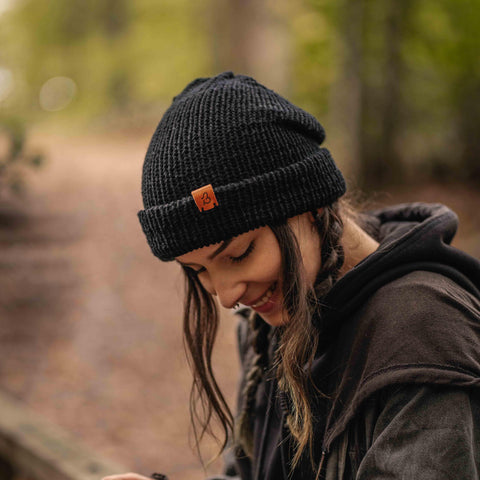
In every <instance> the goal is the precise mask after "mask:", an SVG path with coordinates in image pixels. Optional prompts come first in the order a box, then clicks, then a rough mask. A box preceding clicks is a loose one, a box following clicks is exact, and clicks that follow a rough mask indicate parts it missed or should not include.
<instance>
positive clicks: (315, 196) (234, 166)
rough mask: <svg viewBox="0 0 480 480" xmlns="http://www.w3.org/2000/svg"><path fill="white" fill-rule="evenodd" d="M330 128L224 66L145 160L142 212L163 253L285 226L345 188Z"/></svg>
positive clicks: (185, 100)
mask: <svg viewBox="0 0 480 480" xmlns="http://www.w3.org/2000/svg"><path fill="white" fill-rule="evenodd" d="M324 138H325V132H324V130H323V127H322V126H321V125H320V123H318V121H317V120H316V119H315V118H314V117H313V116H312V115H310V114H308V113H307V112H305V111H304V110H302V109H300V108H299V107H296V106H295V105H293V104H291V103H290V102H289V101H287V100H286V99H284V98H283V97H281V96H280V95H278V94H277V93H275V92H273V91H272V90H269V89H268V88H266V87H264V86H263V85H260V84H259V83H257V82H256V81H255V80H254V79H253V78H250V77H247V76H244V75H234V74H233V73H232V72H225V73H222V74H220V75H218V76H216V77H212V78H198V79H196V80H194V81H193V82H191V83H190V84H188V85H187V87H186V88H185V89H184V90H183V91H182V92H181V93H180V94H179V95H178V96H176V97H175V98H174V99H173V102H172V105H171V106H170V107H169V108H168V110H167V111H166V112H165V114H164V116H163V118H162V120H161V121H160V123H159V125H158V127H157V129H156V131H155V133H154V135H153V137H152V140H151V142H150V146H149V148H148V151H147V154H146V157H145V162H144V165H143V177H142V195H143V203H144V208H145V209H144V210H141V211H140V212H139V213H138V216H139V219H140V223H141V225H142V228H143V231H144V233H145V235H146V237H147V241H148V243H149V245H150V248H151V249H152V252H153V253H154V255H156V256H157V257H158V258H160V259H161V260H165V261H167V260H173V259H174V257H177V256H180V255H183V254H185V253H187V252H190V251H192V250H195V249H197V248H201V247H204V246H207V245H212V244H214V243H218V242H221V241H223V240H227V239H229V238H231V237H234V236H236V235H240V234H242V233H245V232H247V231H249V230H253V229H255V228H258V227H261V226H265V225H277V224H280V223H282V222H284V221H285V220H286V219H288V218H290V217H293V216H295V215H299V214H301V213H304V212H307V211H312V210H314V209H316V208H319V207H322V206H325V205H328V204H330V203H332V202H333V201H335V200H336V199H338V198H339V197H340V196H341V195H343V193H344V192H345V181H344V179H343V177H342V174H341V173H340V171H339V170H338V168H337V167H336V165H335V163H334V161H333V159H332V157H331V156H330V153H329V151H328V150H327V149H325V148H320V147H319V144H321V143H322V142H323V140H324Z"/></svg>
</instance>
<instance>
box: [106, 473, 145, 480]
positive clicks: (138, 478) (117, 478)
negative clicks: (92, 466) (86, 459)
mask: <svg viewBox="0 0 480 480" xmlns="http://www.w3.org/2000/svg"><path fill="white" fill-rule="evenodd" d="M102 480H152V479H151V478H150V477H145V476H143V475H140V474H139V473H132V472H129V473H120V474H118V475H108V476H107V477H103V478H102Z"/></svg>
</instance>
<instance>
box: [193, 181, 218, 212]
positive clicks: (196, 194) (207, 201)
mask: <svg viewBox="0 0 480 480" xmlns="http://www.w3.org/2000/svg"><path fill="white" fill-rule="evenodd" d="M191 193H192V197H193V199H194V200H195V203H196V204H197V207H198V209H199V210H200V211H201V212H206V211H207V210H211V209H212V208H215V207H218V202H217V197H216V196H215V193H214V191H213V187H212V186H211V185H210V184H209V185H205V186H203V187H200V188H197V189H196V190H193V191H192V192H191Z"/></svg>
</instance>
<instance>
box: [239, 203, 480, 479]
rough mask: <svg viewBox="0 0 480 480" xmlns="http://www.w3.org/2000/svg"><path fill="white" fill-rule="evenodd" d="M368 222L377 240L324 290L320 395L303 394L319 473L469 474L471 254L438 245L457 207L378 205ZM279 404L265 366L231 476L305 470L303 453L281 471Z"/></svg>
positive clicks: (477, 419)
mask: <svg viewBox="0 0 480 480" xmlns="http://www.w3.org/2000/svg"><path fill="white" fill-rule="evenodd" d="M369 223H370V227H371V229H372V231H374V236H375V237H376V239H377V240H378V241H379V242H380V246H379V248H378V250H377V251H375V252H374V253H373V254H371V255H370V256H368V257H367V258H366V259H364V260H363V261H362V262H361V263H359V264H358V265H357V266H355V267H354V268H353V269H352V270H350V271H349V272H348V273H347V274H345V275H344V276H343V277H342V278H341V279H340V280H339V281H338V282H337V283H336V285H335V286H334V288H333V289H332V290H331V291H330V293H329V294H328V296H327V297H326V299H325V302H326V305H327V307H326V308H325V309H324V314H323V317H322V318H323V327H322V328H323V329H324V330H323V334H322V335H323V339H324V341H323V344H322V349H321V351H319V352H318V355H317V357H316V359H315V361H314V364H313V366H312V378H313V381H314V383H315V385H316V387H317V388H318V389H319V391H321V392H323V393H325V394H326V395H327V396H326V397H324V396H322V395H319V394H315V393H313V390H312V395H311V398H312V410H313V413H314V416H315V422H314V442H313V447H314V448H313V457H314V462H315V465H316V469H317V470H318V466H319V465H320V464H321V475H320V477H319V478H326V479H328V480H334V479H342V478H343V479H347V478H348V479H350V478H352V479H353V478H357V479H360V478H361V479H369V480H372V479H376V480H377V479H378V480H380V479H387V478H390V479H397V478H398V479H400V478H402V479H403V478H405V479H409V480H410V479H413V478H419V479H420V478H421V479H422V480H423V479H430V478H432V479H434V478H435V479H436V480H438V479H443V478H445V479H447V478H462V479H464V478H465V479H467V478H468V479H469V480H470V479H475V478H478V469H480V458H479V455H480V438H479V436H478V428H480V400H479V399H480V291H479V290H480V262H479V261H478V260H476V259H474V258H473V257H471V256H469V255H467V254H465V253H464V252H461V251H459V250H457V249H455V248H453V247H451V246H450V242H451V240H452V238H453V236H454V234H455V232H456V229H457V217H456V215H455V214H454V213H453V212H452V211H450V210H449V209H448V208H446V207H445V206H443V205H426V204H420V203H417V204H408V205H399V206H396V207H390V208H387V209H383V210H379V211H376V212H372V213H371V215H369ZM242 335H243V334H242ZM241 347H242V349H243V355H242V358H243V359H246V358H248V356H249V355H248V352H246V351H245V349H247V348H248V347H246V346H245V345H243V346H241ZM460 397H461V399H460ZM465 399H467V400H465ZM452 402H453V403H452ZM467 404H468V405H469V406H468V407H467V406H466V405H467ZM452 405H454V406H455V405H456V406H457V407H458V408H451V406H452ZM288 409H289V401H288V398H286V397H285V395H284V394H283V393H282V392H280V391H279V390H278V387H277V382H276V380H275V378H274V375H271V376H270V377H268V375H266V378H265V379H264V380H263V381H262V383H261V385H260V386H259V389H258V392H257V405H256V409H255V419H254V438H255V445H254V457H253V459H249V458H246V457H241V458H238V459H237V470H238V472H239V474H240V475H241V477H242V478H243V479H251V478H256V479H262V480H269V479H272V480H273V479H275V480H277V479H282V478H284V479H285V480H287V477H289V474H291V475H290V477H289V478H291V479H292V478H315V473H314V472H313V471H312V468H311V466H310V462H309V461H308V458H307V457H306V458H305V459H304V461H303V462H301V464H300V466H299V467H298V468H297V469H296V470H295V471H294V472H290V461H291V458H292V450H291V448H292V444H293V443H292V441H291V438H290V435H289V432H288V428H287V427H286V426H285V418H286V413H288ZM439 412H440V413H442V412H443V415H442V414H439ZM420 419H421V420H420ZM412 425H413V426H412ZM452 425H453V427H452ZM449 428H450V430H449ZM452 429H453V430H452ZM452 431H455V432H456V434H455V435H453V434H452ZM463 431H465V432H466V433H465V435H463V434H462V435H463V436H462V435H460V433H458V432H463ZM425 432H432V435H433V437H432V436H428V435H427V436H422V435H424V434H425ZM438 432H444V435H443V436H442V435H439V434H438ZM457 434H458V435H457ZM469 435H470V436H469ZM446 438H450V439H451V442H453V443H452V445H448V442H447V446H445V445H444V444H443V443H442V442H446V441H447V440H445V439H446ZM432 439H433V440H432ZM431 442H433V444H434V445H437V444H438V445H439V447H438V448H439V449H440V451H437V450H436V449H435V448H432V445H431ZM435 442H437V443H435ZM460 444H462V445H460ZM452 449H453V450H452ZM412 452H413V453H412ZM452 452H454V453H452ZM437 457H438V458H437ZM452 459H453V460H452ZM458 464H460V465H461V467H462V468H464V470H462V468H460V467H459V465H458Z"/></svg>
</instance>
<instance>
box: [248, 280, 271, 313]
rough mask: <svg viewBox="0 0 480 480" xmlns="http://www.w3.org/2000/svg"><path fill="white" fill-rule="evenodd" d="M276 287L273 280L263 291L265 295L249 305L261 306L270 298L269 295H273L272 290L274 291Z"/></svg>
mask: <svg viewBox="0 0 480 480" xmlns="http://www.w3.org/2000/svg"><path fill="white" fill-rule="evenodd" d="M276 288H277V282H275V283H274V284H273V285H272V286H271V287H270V288H269V289H268V290H267V291H266V292H265V295H264V296H263V297H262V298H261V299H260V300H258V301H257V302H256V303H253V304H252V305H251V307H253V308H258V307H261V306H263V305H265V304H266V303H267V302H268V301H269V300H270V298H271V296H272V295H273V292H274V291H275V289H276Z"/></svg>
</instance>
